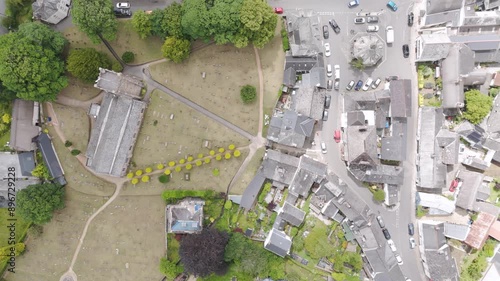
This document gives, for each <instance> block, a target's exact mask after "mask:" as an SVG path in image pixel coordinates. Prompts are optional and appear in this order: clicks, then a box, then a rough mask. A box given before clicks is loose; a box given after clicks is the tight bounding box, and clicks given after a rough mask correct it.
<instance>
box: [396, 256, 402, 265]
mask: <svg viewBox="0 0 500 281" xmlns="http://www.w3.org/2000/svg"><path fill="white" fill-rule="evenodd" d="M394 256H395V257H396V260H397V261H398V264H399V265H403V259H402V258H401V256H400V255H398V254H396V255H394Z"/></svg>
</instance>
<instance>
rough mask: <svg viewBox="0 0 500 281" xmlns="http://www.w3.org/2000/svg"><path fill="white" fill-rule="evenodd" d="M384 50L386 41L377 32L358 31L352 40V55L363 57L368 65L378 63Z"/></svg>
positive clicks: (364, 62)
mask: <svg viewBox="0 0 500 281" xmlns="http://www.w3.org/2000/svg"><path fill="white" fill-rule="evenodd" d="M384 52H385V43H384V41H382V40H381V39H380V37H379V36H377V35H375V34H370V33H358V35H357V36H355V37H354V39H353V40H352V56H353V57H354V58H358V59H361V60H362V61H363V64H364V65H366V66H374V65H376V64H377V63H378V62H379V61H380V60H381V59H382V57H383V56H384Z"/></svg>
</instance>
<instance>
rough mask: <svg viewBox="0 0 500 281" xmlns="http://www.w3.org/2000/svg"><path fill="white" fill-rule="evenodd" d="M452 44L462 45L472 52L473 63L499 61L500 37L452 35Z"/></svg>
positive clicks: (489, 35)
mask: <svg viewBox="0 0 500 281" xmlns="http://www.w3.org/2000/svg"><path fill="white" fill-rule="evenodd" d="M450 40H451V41H452V42H457V43H464V44H465V45H467V46H468V47H469V48H470V49H471V50H472V51H474V53H475V55H474V62H476V63H477V62H496V61H498V60H499V59H500V35H497V34H492V33H490V34H480V35H453V36H450Z"/></svg>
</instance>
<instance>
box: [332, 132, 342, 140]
mask: <svg viewBox="0 0 500 281" xmlns="http://www.w3.org/2000/svg"><path fill="white" fill-rule="evenodd" d="M340 138H341V135H340V130H335V132H333V139H334V140H335V142H336V143H339V142H340Z"/></svg>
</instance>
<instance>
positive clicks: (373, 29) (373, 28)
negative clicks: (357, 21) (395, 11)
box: [366, 25, 379, 32]
mask: <svg viewBox="0 0 500 281" xmlns="http://www.w3.org/2000/svg"><path fill="white" fill-rule="evenodd" d="M378 29H379V28H378V25H369V26H368V27H367V28H366V31H368V32H377V31H378Z"/></svg>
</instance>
